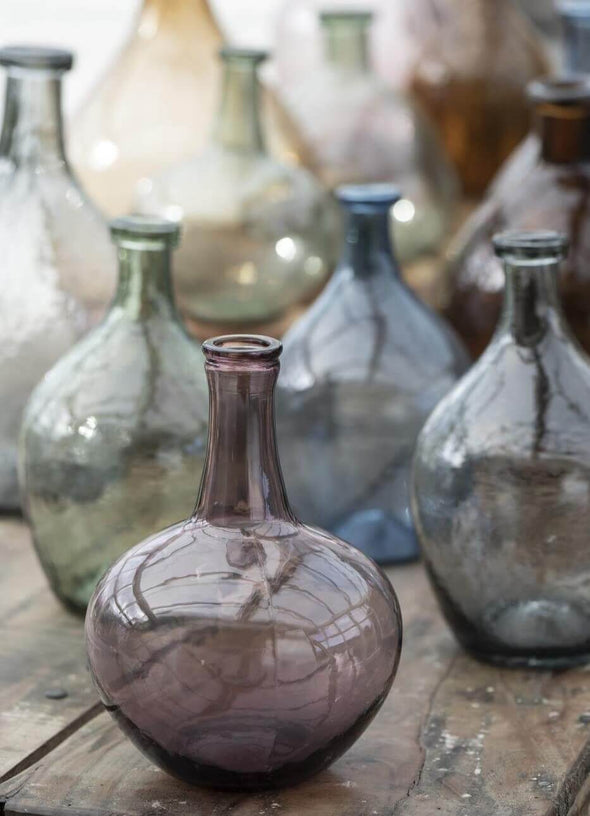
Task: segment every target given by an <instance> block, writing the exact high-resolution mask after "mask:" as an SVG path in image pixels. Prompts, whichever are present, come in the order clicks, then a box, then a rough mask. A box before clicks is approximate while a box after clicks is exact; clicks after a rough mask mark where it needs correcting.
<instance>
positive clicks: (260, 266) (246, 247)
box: [136, 47, 337, 325]
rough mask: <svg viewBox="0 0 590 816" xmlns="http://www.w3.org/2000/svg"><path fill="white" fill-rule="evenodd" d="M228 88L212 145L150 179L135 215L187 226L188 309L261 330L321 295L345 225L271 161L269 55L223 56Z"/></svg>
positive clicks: (202, 317)
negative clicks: (264, 105)
mask: <svg viewBox="0 0 590 816" xmlns="http://www.w3.org/2000/svg"><path fill="white" fill-rule="evenodd" d="M220 57H221V60H222V62H223V90H222V94H221V101H220V107H219V110H218V114H217V118H216V120H215V124H214V128H213V134H212V139H211V141H210V144H209V146H208V148H207V149H206V150H205V151H204V152H203V153H202V154H200V155H199V156H196V157H195V158H192V159H190V160H188V161H186V162H182V163H180V164H175V165H174V166H172V167H171V168H169V169H168V170H166V171H164V172H163V173H161V174H160V175H158V176H156V177H154V178H152V179H146V180H144V181H142V182H141V183H140V184H139V186H138V189H137V198H136V208H137V209H138V211H140V212H142V213H144V214H153V213H155V214H158V215H160V216H164V217H168V218H171V219H173V220H175V221H182V222H183V228H184V241H183V245H182V247H181V249H180V251H179V253H178V259H177V270H178V278H177V280H178V297H179V306H180V308H181V311H182V312H183V313H184V314H185V315H187V316H188V317H190V318H192V319H194V320H197V321H204V322H215V323H221V324H226V325H231V324H243V323H248V322H250V323H261V322H265V321H268V320H271V319H273V318H277V317H280V316H281V315H282V314H283V313H284V312H285V311H287V310H288V309H289V307H291V306H294V305H295V304H297V303H299V302H300V301H302V300H305V299H307V298H309V297H311V296H312V295H313V294H315V293H316V292H317V291H318V290H319V289H320V288H321V286H322V284H323V283H324V281H325V279H326V277H327V276H328V274H329V272H330V271H331V269H332V266H333V260H334V258H333V252H334V240H335V238H334V236H335V232H336V231H337V218H336V214H335V212H334V207H333V204H332V202H331V199H330V197H329V196H328V194H327V193H326V192H325V191H324V190H323V189H322V188H321V187H320V186H319V184H318V183H317V182H316V181H315V179H314V178H313V177H312V176H311V174H309V173H308V172H307V171H305V170H303V169H300V168H297V167H295V166H290V165H287V164H282V163H280V162H277V161H276V160H274V159H273V158H271V157H270V156H269V155H268V154H267V152H266V147H265V138H264V132H263V127H262V123H261V120H260V111H259V90H260V89H259V82H258V77H257V71H258V66H259V65H260V63H262V62H263V61H264V60H265V59H266V54H265V53H264V52H261V51H252V50H246V49H239V48H230V47H226V48H224V49H223V50H222V51H221V54H220Z"/></svg>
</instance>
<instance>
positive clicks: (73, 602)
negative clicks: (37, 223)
mask: <svg viewBox="0 0 590 816" xmlns="http://www.w3.org/2000/svg"><path fill="white" fill-rule="evenodd" d="M112 232H113V238H114V241H115V243H116V244H117V247H118V253H119V264H120V273H119V286H118V290H117V294H116V296H115V299H114V301H113V304H112V306H111V308H110V311H109V313H108V314H107V316H106V318H105V319H104V321H103V322H102V323H101V324H100V325H99V326H98V327H97V328H95V329H94V330H93V331H92V332H90V333H89V334H88V336H87V337H85V338H84V339H83V340H82V341H81V342H80V343H79V344H78V345H77V346H76V347H75V348H74V349H72V350H71V351H70V353H69V354H67V355H66V356H65V357H64V358H63V359H62V360H60V361H59V363H57V365H56V366H55V367H54V368H53V369H52V370H51V371H50V372H49V374H47V376H46V377H45V379H44V380H42V382H41V383H40V384H39V385H38V386H37V388H36V389H35V391H34V392H33V395H32V397H31V400H30V402H29V405H28V407H27V411H26V413H25V419H24V423H23V429H22V433H21V461H20V474H21V492H22V495H23V497H24V501H25V509H26V514H27V517H28V520H29V522H30V524H31V530H32V534H33V541H34V544H35V548H36V550H37V553H38V555H39V558H40V560H41V564H42V565H43V568H44V570H45V573H46V574H47V577H48V579H49V582H50V584H51V587H52V589H53V590H54V592H55V593H56V595H57V596H58V597H59V598H60V599H61V600H62V601H63V602H64V603H65V604H66V605H67V606H69V607H72V608H74V609H77V610H82V611H83V610H84V609H85V608H86V605H87V603H88V601H89V599H90V596H91V594H92V592H93V590H94V587H95V585H96V582H97V581H98V579H99V578H100V576H101V575H102V573H103V572H104V570H105V569H106V567H107V566H109V564H111V563H112V562H113V561H114V560H115V559H116V558H117V557H118V556H119V555H121V553H122V552H124V551H125V550H126V549H128V548H129V547H130V546H131V545H132V544H135V543H136V541H137V538H138V536H142V535H147V534H148V533H149V532H151V531H152V530H153V529H154V528H157V527H158V526H164V525H167V524H172V523H173V522H175V521H178V519H180V518H182V517H183V516H185V515H186V514H187V513H188V512H189V510H190V508H191V506H192V498H193V494H194V489H195V488H194V485H195V483H196V480H197V479H198V478H199V476H200V473H201V470H202V467H203V462H204V458H205V441H206V433H207V384H206V380H205V376H204V372H203V366H202V354H201V350H200V348H199V346H198V344H196V343H195V342H194V341H193V340H192V339H190V338H189V337H188V335H187V334H186V332H185V329H184V327H183V325H182V323H181V322H180V318H179V316H178V314H177V312H176V309H175V306H174V303H173V295H172V286H171V281H170V268H169V267H170V255H171V250H172V246H173V245H175V244H176V242H177V239H178V227H177V226H176V225H174V224H171V223H169V222H164V221H148V220H146V219H143V218H140V217H129V218H121V219H117V220H116V221H114V222H113V224H112Z"/></svg>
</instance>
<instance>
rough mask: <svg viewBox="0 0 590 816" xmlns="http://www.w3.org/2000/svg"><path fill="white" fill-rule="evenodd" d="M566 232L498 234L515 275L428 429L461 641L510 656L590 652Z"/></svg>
mask: <svg viewBox="0 0 590 816" xmlns="http://www.w3.org/2000/svg"><path fill="white" fill-rule="evenodd" d="M565 247H566V239H565V238H564V237H563V236H560V235H559V234H556V233H543V232H541V233H539V232H527V233H507V234H505V235H501V236H499V237H497V238H496V240H495V248H496V252H497V253H498V255H499V257H500V258H502V260H503V262H504V267H505V274H506V287H505V294H504V307H503V312H502V317H501V320H500V323H499V325H498V328H497V330H496V333H495V335H494V338H493V340H492V341H491V343H490V345H489V347H488V348H487V350H486V351H485V353H484V354H483V356H482V357H481V358H480V360H479V361H478V362H477V363H476V364H475V366H474V367H473V368H472V369H471V371H469V373H468V374H467V375H466V376H465V377H464V378H463V379H462V380H461V381H460V383H459V384H458V385H457V386H456V388H455V389H454V390H453V391H452V392H451V393H450V394H449V395H448V396H447V397H446V398H445V399H444V400H443V401H442V402H441V403H440V405H439V406H438V407H437V408H436V410H435V411H434V413H433V414H432V416H431V417H430V418H429V420H428V421H427V423H426V425H425V426H424V429H423V431H422V433H421V435H420V438H419V442H418V446H417V450H416V457H415V462H414V475H413V504H412V507H413V512H414V518H415V522H416V529H417V531H418V535H419V538H420V543H421V546H422V552H423V556H424V561H425V564H426V568H427V570H428V573H429V575H430V578H431V580H432V583H433V586H434V589H435V591H436V593H437V595H438V598H439V601H440V604H441V607H442V610H443V612H444V614H445V616H446V618H447V620H448V622H449V624H450V626H451V627H452V629H453V630H454V632H455V634H456V636H457V638H458V639H459V641H460V642H461V643H462V644H463V646H464V647H465V648H466V649H468V650H469V651H470V652H472V653H473V654H475V656H476V657H478V658H480V659H482V660H486V661H491V662H493V663H498V664H504V665H524V666H546V667H554V668H558V667H566V666H568V665H570V664H575V663H579V662H586V661H587V660H588V659H590V556H589V555H588V543H587V530H588V525H589V524H590V407H589V406H590V360H589V359H588V358H587V357H586V355H585V354H584V353H583V352H582V350H581V349H580V348H579V346H578V344H577V343H576V341H575V340H574V338H573V336H572V334H571V332H570V330H569V328H568V326H567V323H566V321H565V319H564V316H563V314H562V312H561V308H560V303H559V296H558V293H557V275H558V269H559V264H560V262H561V260H562V258H563V256H564V252H565Z"/></svg>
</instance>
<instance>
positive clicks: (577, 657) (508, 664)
mask: <svg viewBox="0 0 590 816" xmlns="http://www.w3.org/2000/svg"><path fill="white" fill-rule="evenodd" d="M466 651H467V652H468V653H469V654H470V655H471V656H472V657H473V658H475V660H477V661H478V662H480V663H488V664H489V665H492V666H497V667H498V668H505V669H539V670H541V671H543V670H544V671H559V670H562V669H571V668H574V667H575V666H584V665H586V664H588V663H590V646H589V647H588V651H586V652H579V653H578V652H576V653H572V654H555V655H549V654H547V655H543V654H538V655H526V654H522V655H512V654H500V653H493V652H480V651H477V650H476V649H471V648H468V647H466Z"/></svg>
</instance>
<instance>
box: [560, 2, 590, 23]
mask: <svg viewBox="0 0 590 816" xmlns="http://www.w3.org/2000/svg"><path fill="white" fill-rule="evenodd" d="M556 8H557V11H558V13H559V14H560V15H561V17H564V18H565V19H567V20H582V21H584V22H585V21H587V22H588V24H589V25H590V2H585V0H561V2H559V1H558V2H557V3H556Z"/></svg>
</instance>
